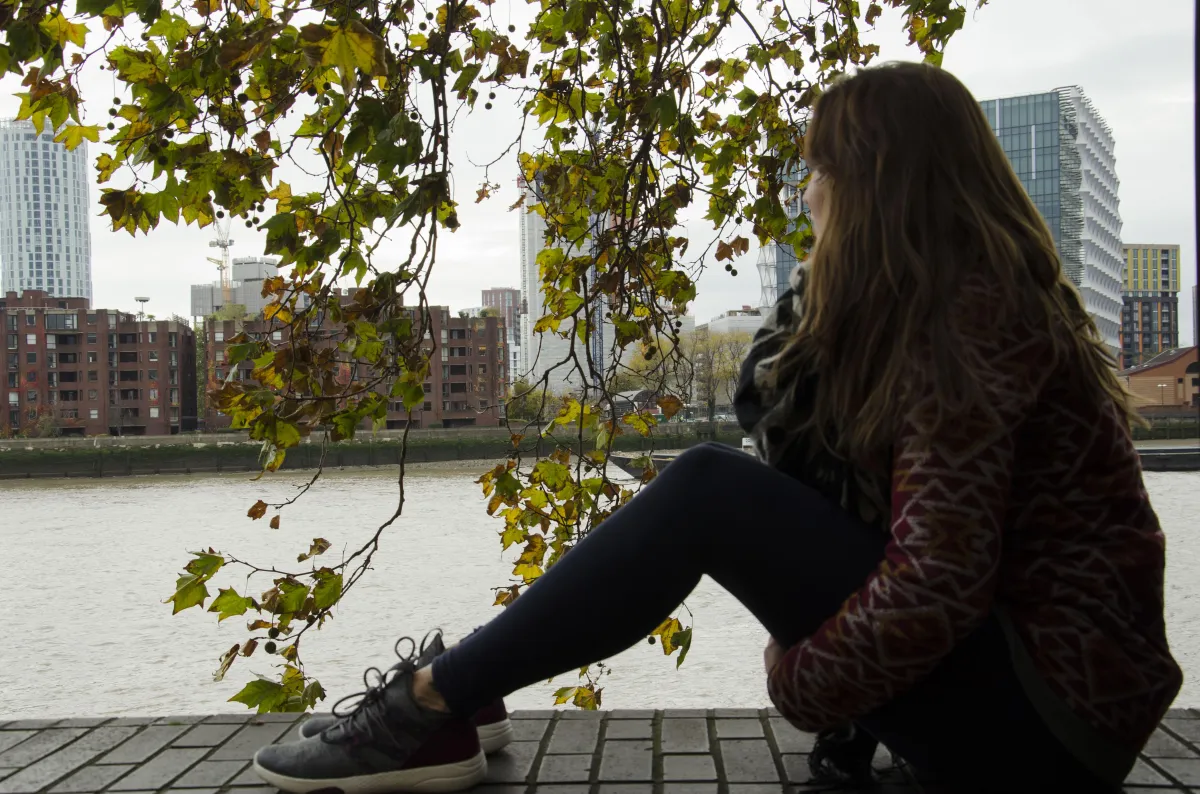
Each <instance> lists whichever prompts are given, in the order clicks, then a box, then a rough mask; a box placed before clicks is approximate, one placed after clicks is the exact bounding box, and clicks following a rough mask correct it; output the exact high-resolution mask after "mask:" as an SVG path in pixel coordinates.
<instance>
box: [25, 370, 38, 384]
mask: <svg viewBox="0 0 1200 794" xmlns="http://www.w3.org/2000/svg"><path fill="white" fill-rule="evenodd" d="M25 382H26V383H37V372H35V371H30V372H26V373H25Z"/></svg>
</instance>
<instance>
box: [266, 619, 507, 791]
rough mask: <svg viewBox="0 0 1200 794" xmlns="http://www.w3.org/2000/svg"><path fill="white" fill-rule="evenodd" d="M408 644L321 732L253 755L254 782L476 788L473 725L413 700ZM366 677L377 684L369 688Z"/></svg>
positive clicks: (480, 762)
mask: <svg viewBox="0 0 1200 794" xmlns="http://www.w3.org/2000/svg"><path fill="white" fill-rule="evenodd" d="M409 642H411V640H409ZM413 646H414V653H413V654H412V656H410V657H409V658H407V659H403V658H402V660H401V662H400V664H398V665H396V666H395V667H393V668H391V669H390V670H388V671H387V672H386V673H381V672H380V671H379V670H378V669H376V668H371V669H369V670H367V672H366V674H365V675H364V676H363V678H364V681H367V682H368V687H367V690H366V691H365V692H363V693H361V695H360V696H358V697H359V700H358V703H357V705H356V706H355V707H354V709H353V710H352V711H350V712H348V713H346V714H345V715H344V716H343V717H341V718H340V719H337V720H336V721H335V722H334V723H333V724H332V725H330V726H329V727H328V728H326V729H325V730H324V731H322V732H321V733H319V734H317V735H316V736H311V737H309V738H307V739H301V740H299V741H296V742H290V743H288V744H278V745H268V746H267V747H263V748H262V749H261V750H259V751H258V753H257V754H256V755H255V756H254V770H255V771H256V772H257V773H258V775H259V777H261V778H262V779H263V780H265V781H266V782H267V783H269V784H271V785H273V786H275V787H276V788H279V789H281V790H283V791H287V792H294V794H308V792H313V791H318V790H321V789H339V790H341V791H342V792H343V794H386V793H387V792H451V791H461V790H463V789H467V788H470V787H472V786H474V785H476V784H477V783H479V782H481V781H482V780H483V779H484V777H485V776H486V774H487V759H486V757H485V756H484V754H483V750H482V748H481V747H480V746H479V737H478V735H477V734H476V732H475V726H474V725H472V724H471V723H470V722H469V721H468V720H465V719H462V718H459V717H455V716H453V715H450V714H445V713H442V712H437V711H431V710H429V709H426V708H424V707H423V706H421V705H420V704H419V703H417V702H416V699H415V698H414V696H413V693H412V681H413V673H414V672H415V671H416V670H417V664H418V663H419V658H417V654H416V653H415V650H416V648H415V646H416V643H413ZM372 674H374V676H375V677H376V678H377V679H378V680H377V683H375V684H373V685H372V684H370V683H369V682H370V680H371V677H372ZM343 702H344V701H343ZM339 705H340V703H339Z"/></svg>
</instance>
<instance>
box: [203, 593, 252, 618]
mask: <svg viewBox="0 0 1200 794" xmlns="http://www.w3.org/2000/svg"><path fill="white" fill-rule="evenodd" d="M252 606H254V599H253V598H248V597H246V596H240V595H238V594H237V591H236V590H234V589H233V588H231V587H228V588H221V589H220V590H219V591H218V592H217V597H216V598H214V599H213V602H212V604H210V605H209V607H208V611H209V612H216V613H218V615H217V622H218V623H220V622H221V621H222V620H225V618H232V617H236V616H238V615H244V614H246V610H248V609H250V608H251V607H252Z"/></svg>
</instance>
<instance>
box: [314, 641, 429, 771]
mask: <svg viewBox="0 0 1200 794" xmlns="http://www.w3.org/2000/svg"><path fill="white" fill-rule="evenodd" d="M441 633H442V632H441V629H433V630H432V631H430V632H429V633H427V634H426V635H425V638H424V639H423V640H421V644H420V645H417V641H416V640H414V639H413V638H412V637H408V636H405V637H401V638H400V639H398V640H396V644H395V645H394V646H392V651H393V652H394V653H395V654H396V656H397V657H399V659H400V661H399V662H397V663H396V664H394V665H392V666H391V667H389V668H388V669H387V670H380V669H379V668H378V667H368V668H367V669H366V670H364V671H363V686H364V689H363V691H362V692H354V693H352V694H349V695H346V696H345V697H343V698H342V699H340V700H339V701H337V703H335V704H333V716H334V717H336V718H337V720H338V721H337V722H336V723H334V724H333V725H331V726H329V727H328V728H326V729H325V730H323V731H321V734H320V735H321V739H322V740H323V741H325V742H327V743H329V744H341V743H343V742H346V741H354V739H355V738H356V737H359V736H365V737H367V738H368V739H369V740H371V741H374V742H380V740H381V739H382V740H383V741H382V743H383V744H387V745H389V746H390V747H392V748H393V749H394V750H398V751H403V750H404V749H405V748H404V746H403V745H402V744H401V743H400V742H399V741H398V740H397V738H396V736H395V734H394V733H393V730H394V728H393V727H392V726H391V725H390V724H389V723H388V721H387V710H386V708H380V707H379V706H382V704H383V699H384V693H385V691H386V690H387V688H388V686H389V685H390V684H391V683H392V682H393V681H395V680H396V678H398V677H399V676H401V675H411V674H412V673H413V672H415V671H416V669H417V661H418V660H419V659H420V658H421V655H422V654H424V653H425V650H426V648H428V647H429V643H430V642H431V641H432V638H434V637H437V636H439V635H440V634H441ZM402 648H403V650H402ZM347 703H349V704H350V705H349V706H345V704H347Z"/></svg>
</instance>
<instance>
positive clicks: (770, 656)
mask: <svg viewBox="0 0 1200 794" xmlns="http://www.w3.org/2000/svg"><path fill="white" fill-rule="evenodd" d="M785 653H787V651H786V650H785V649H784V647H783V646H782V645H780V644H779V643H777V642H776V641H775V638H774V637H772V638H771V641H770V642H768V643H767V647H766V650H764V651H763V666H764V667H766V668H767V675H770V674H771V671H772V670H774V669H775V666H776V665H778V664H779V662H780V661H781V660H782V659H783V655H784V654H785Z"/></svg>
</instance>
